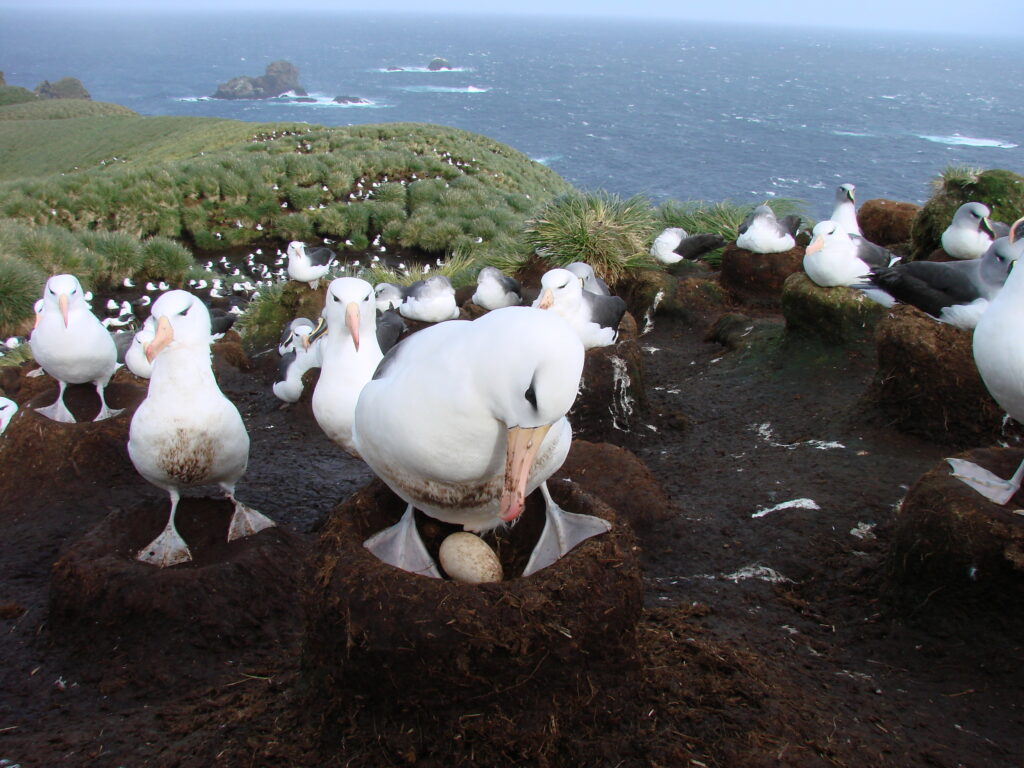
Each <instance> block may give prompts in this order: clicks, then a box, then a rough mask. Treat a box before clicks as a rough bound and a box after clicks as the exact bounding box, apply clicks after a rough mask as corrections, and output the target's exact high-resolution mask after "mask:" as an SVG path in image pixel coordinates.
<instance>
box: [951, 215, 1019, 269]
mask: <svg viewBox="0 0 1024 768" xmlns="http://www.w3.org/2000/svg"><path fill="white" fill-rule="evenodd" d="M991 213H992V212H991V211H990V210H989V209H988V206H987V205H985V204H984V203H964V204H963V205H961V206H960V207H959V208H957V209H956V213H954V214H953V221H951V222H950V223H949V226H948V227H946V228H945V229H944V230H943V232H942V250H944V251H945V252H946V253H948V254H949V255H950V256H952V257H953V258H954V259H977V258H979V257H981V256H982V255H983V254H984V253H985V251H987V250H988V247H989V246H990V245H992V241H993V240H995V239H996V238H997V237H1006V236H1007V235H1008V234H1009V227H1007V226H1006V225H1005V224H1004V223H1003V222H1001V221H991V220H990V219H989V216H990V215H991ZM997 225H998V231H997V230H996V227H997Z"/></svg>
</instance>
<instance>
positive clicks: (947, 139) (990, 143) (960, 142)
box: [917, 133, 1017, 149]
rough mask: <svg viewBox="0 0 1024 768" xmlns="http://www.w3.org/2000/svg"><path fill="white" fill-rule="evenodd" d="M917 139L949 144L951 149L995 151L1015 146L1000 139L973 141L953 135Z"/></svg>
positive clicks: (919, 135)
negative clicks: (983, 148)
mask: <svg viewBox="0 0 1024 768" xmlns="http://www.w3.org/2000/svg"><path fill="white" fill-rule="evenodd" d="M917 138H919V139H925V140H926V141H934V142H935V143H936V144H949V145H950V146H953V147H995V148H997V149H1015V148H1016V147H1017V145H1016V144H1013V143H1012V142H1009V141H1003V140H1002V139H975V138H973V137H971V136H961V135H960V134H959V133H954V134H953V135H952V136H924V135H921V134H918V137H917Z"/></svg>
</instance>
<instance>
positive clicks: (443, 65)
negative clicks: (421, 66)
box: [427, 56, 452, 72]
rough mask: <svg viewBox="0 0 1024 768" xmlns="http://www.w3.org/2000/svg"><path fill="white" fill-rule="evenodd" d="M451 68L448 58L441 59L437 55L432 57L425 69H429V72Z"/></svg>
mask: <svg viewBox="0 0 1024 768" xmlns="http://www.w3.org/2000/svg"><path fill="white" fill-rule="evenodd" d="M451 68H452V65H451V64H449V63H448V60H447V59H442V58H441V57H440V56H438V57H437V58H436V59H433V60H432V61H431V62H430V63H429V64H427V69H429V70H430V71H431V72H437V71H439V70H442V69H451Z"/></svg>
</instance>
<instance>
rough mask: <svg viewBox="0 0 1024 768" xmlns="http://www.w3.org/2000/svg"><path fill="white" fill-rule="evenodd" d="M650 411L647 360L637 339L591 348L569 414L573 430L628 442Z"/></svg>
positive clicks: (597, 439)
mask: <svg viewBox="0 0 1024 768" xmlns="http://www.w3.org/2000/svg"><path fill="white" fill-rule="evenodd" d="M646 413H647V392H646V389H645V385H644V360H643V355H642V352H641V350H640V345H639V343H637V341H636V340H635V339H627V340H625V341H620V342H618V343H617V344H613V345H611V346H607V347H595V348H594V349H588V350H587V354H586V357H585V358H584V365H583V380H582V382H581V383H580V393H579V395H577V397H576V402H575V403H574V404H573V407H572V410H571V411H570V414H569V421H570V422H571V423H572V428H573V433H574V434H575V435H577V436H578V437H580V438H583V439H586V440H592V441H594V442H613V443H621V442H629V441H630V440H632V439H634V438H636V437H637V436H638V435H639V434H642V430H643V429H644V426H643V419H644V417H645V415H646Z"/></svg>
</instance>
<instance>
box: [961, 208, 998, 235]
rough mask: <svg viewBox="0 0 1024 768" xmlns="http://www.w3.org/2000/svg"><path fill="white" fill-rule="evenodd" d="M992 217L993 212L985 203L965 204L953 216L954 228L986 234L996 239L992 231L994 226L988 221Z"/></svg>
mask: <svg viewBox="0 0 1024 768" xmlns="http://www.w3.org/2000/svg"><path fill="white" fill-rule="evenodd" d="M991 215H992V212H991V211H990V210H989V208H988V206H987V205H985V204H984V203H964V204H963V205H961V206H960V207H959V208H957V209H956V213H955V214H953V221H952V226H955V227H961V228H963V229H973V230H977V231H981V232H985V233H987V234H988V236H989V237H991V238H994V237H995V232H993V231H992V224H991V222H990V221H989V219H988V217H989V216H991Z"/></svg>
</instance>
